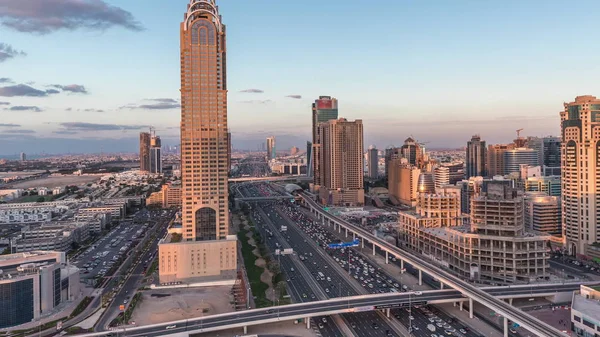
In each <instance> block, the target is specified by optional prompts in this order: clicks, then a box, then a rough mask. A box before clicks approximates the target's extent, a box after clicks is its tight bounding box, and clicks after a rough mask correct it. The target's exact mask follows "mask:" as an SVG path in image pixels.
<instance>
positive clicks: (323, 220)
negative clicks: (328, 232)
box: [321, 218, 325, 227]
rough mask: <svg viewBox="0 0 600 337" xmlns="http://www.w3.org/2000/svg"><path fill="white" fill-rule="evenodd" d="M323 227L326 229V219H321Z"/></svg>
mask: <svg viewBox="0 0 600 337" xmlns="http://www.w3.org/2000/svg"><path fill="white" fill-rule="evenodd" d="M321 226H323V227H325V218H323V219H321Z"/></svg>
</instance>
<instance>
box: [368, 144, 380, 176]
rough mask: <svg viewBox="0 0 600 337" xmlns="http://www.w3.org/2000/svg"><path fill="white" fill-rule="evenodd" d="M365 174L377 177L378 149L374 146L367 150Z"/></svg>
mask: <svg viewBox="0 0 600 337" xmlns="http://www.w3.org/2000/svg"><path fill="white" fill-rule="evenodd" d="M367 175H368V176H369V178H371V179H377V178H378V177H379V151H378V150H377V148H375V147H372V148H370V149H369V151H367Z"/></svg>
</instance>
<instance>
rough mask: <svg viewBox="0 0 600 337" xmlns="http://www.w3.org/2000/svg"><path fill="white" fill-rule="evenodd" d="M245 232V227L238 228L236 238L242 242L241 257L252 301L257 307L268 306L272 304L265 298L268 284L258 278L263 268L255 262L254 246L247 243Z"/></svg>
mask: <svg viewBox="0 0 600 337" xmlns="http://www.w3.org/2000/svg"><path fill="white" fill-rule="evenodd" d="M247 233H248V231H247V230H246V229H240V231H239V232H238V239H239V240H240V242H241V244H242V257H243V258H244V265H245V266H246V274H247V275H248V281H249V282H250V287H251V288H252V294H253V295H254V296H255V299H254V303H255V304H256V307H258V308H264V307H268V306H271V304H272V303H271V301H269V300H267V297H266V294H265V293H266V291H267V289H268V288H269V285H268V284H266V283H263V282H262V281H261V280H260V275H261V274H262V273H263V272H264V269H263V268H260V267H258V266H256V264H255V263H256V260H257V259H258V257H257V256H256V255H254V253H252V251H253V250H254V246H252V245H251V244H249V243H248V237H247V236H246V234H247Z"/></svg>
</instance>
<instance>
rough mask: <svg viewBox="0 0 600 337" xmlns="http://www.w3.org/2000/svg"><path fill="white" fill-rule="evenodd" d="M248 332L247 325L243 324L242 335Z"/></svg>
mask: <svg viewBox="0 0 600 337" xmlns="http://www.w3.org/2000/svg"><path fill="white" fill-rule="evenodd" d="M247 334H248V327H247V326H246V325H244V335H247Z"/></svg>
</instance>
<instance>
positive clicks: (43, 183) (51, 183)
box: [12, 175, 102, 188]
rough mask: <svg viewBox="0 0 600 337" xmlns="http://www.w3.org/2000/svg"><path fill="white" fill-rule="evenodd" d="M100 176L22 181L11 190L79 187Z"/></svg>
mask: <svg viewBox="0 0 600 337" xmlns="http://www.w3.org/2000/svg"><path fill="white" fill-rule="evenodd" d="M101 177H102V176H100V175H90V176H60V177H48V178H43V179H35V180H29V181H24V182H21V183H15V184H13V185H12V187H13V188H33V187H46V188H54V187H59V186H61V187H62V186H67V185H75V186H79V185H82V184H87V183H91V182H94V181H96V180H98V179H100V178H101Z"/></svg>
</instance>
